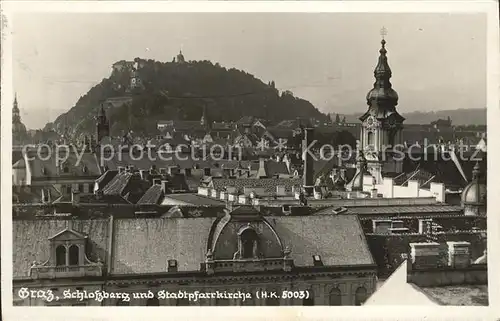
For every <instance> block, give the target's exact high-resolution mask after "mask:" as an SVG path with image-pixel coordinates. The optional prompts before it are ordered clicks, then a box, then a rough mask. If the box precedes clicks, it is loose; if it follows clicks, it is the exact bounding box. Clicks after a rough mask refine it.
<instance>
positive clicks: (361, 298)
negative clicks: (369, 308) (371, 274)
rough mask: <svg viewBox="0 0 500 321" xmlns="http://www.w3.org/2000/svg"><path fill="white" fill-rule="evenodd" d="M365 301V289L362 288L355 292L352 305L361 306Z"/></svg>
mask: <svg viewBox="0 0 500 321" xmlns="http://www.w3.org/2000/svg"><path fill="white" fill-rule="evenodd" d="M365 301H366V289H365V288H364V287H362V286H361V287H359V288H358V289H357V290H356V294H355V297H354V305H362V304H363V303H365Z"/></svg>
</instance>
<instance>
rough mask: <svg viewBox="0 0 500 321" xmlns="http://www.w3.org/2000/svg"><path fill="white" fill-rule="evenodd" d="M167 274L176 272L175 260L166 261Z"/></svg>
mask: <svg viewBox="0 0 500 321" xmlns="http://www.w3.org/2000/svg"><path fill="white" fill-rule="evenodd" d="M167 271H168V272H177V260H168V269H167Z"/></svg>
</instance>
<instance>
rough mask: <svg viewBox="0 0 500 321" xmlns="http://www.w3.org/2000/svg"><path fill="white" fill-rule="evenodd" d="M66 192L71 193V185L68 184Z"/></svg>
mask: <svg viewBox="0 0 500 321" xmlns="http://www.w3.org/2000/svg"><path fill="white" fill-rule="evenodd" d="M66 194H68V195H71V185H70V186H66Z"/></svg>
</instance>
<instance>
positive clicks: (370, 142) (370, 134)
mask: <svg viewBox="0 0 500 321" xmlns="http://www.w3.org/2000/svg"><path fill="white" fill-rule="evenodd" d="M366 140H367V143H368V145H369V146H370V147H371V146H373V143H374V141H375V134H374V133H373V132H368V134H367V139H366Z"/></svg>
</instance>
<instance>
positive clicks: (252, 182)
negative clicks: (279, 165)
mask: <svg viewBox="0 0 500 321" xmlns="http://www.w3.org/2000/svg"><path fill="white" fill-rule="evenodd" d="M212 184H213V188H215V189H216V190H217V191H222V190H223V189H224V188H226V187H236V188H237V190H238V191H240V192H243V190H244V188H245V187H248V188H265V190H266V192H268V193H273V192H275V191H276V187H277V186H283V187H285V190H286V191H287V192H291V191H292V187H293V186H301V185H302V181H301V180H300V179H299V178H237V179H234V178H230V179H224V178H214V179H213V180H212Z"/></svg>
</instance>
